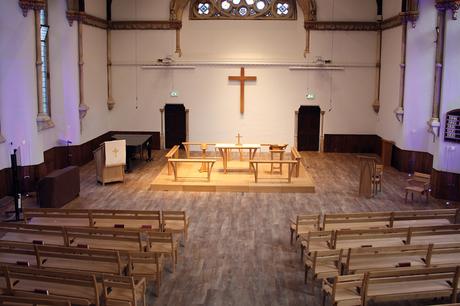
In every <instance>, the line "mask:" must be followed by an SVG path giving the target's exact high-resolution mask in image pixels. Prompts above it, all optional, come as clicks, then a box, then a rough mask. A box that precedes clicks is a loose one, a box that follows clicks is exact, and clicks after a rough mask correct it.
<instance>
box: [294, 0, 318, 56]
mask: <svg viewBox="0 0 460 306" xmlns="http://www.w3.org/2000/svg"><path fill="white" fill-rule="evenodd" d="M297 3H298V4H299V6H300V9H301V10H302V13H303V16H304V27H305V31H306V42H305V51H304V54H303V56H304V57H307V54H308V53H310V28H309V27H308V26H307V24H308V22H311V21H316V0H297Z"/></svg>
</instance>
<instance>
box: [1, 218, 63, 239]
mask: <svg viewBox="0 0 460 306" xmlns="http://www.w3.org/2000/svg"><path fill="white" fill-rule="evenodd" d="M0 233H4V235H3V236H2V237H1V238H0V239H1V240H8V241H21V242H36V243H43V244H51V245H66V243H67V241H66V237H65V234H64V228H63V227H62V226H48V225H31V224H21V223H5V222H1V223H0Z"/></svg>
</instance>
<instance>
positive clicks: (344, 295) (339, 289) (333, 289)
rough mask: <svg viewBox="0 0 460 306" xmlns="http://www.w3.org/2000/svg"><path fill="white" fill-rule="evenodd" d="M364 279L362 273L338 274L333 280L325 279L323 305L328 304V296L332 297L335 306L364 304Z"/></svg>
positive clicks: (358, 305)
mask: <svg viewBox="0 0 460 306" xmlns="http://www.w3.org/2000/svg"><path fill="white" fill-rule="evenodd" d="M363 281H364V275H362V274H356V275H341V276H336V277H335V278H334V279H333V281H332V282H330V281H329V280H328V279H323V286H322V291H323V306H325V305H326V299H327V297H330V300H331V303H332V305H334V306H339V305H343V306H360V305H362V303H363V298H362V292H363V290H362V289H363Z"/></svg>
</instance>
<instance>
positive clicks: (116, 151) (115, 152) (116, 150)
mask: <svg viewBox="0 0 460 306" xmlns="http://www.w3.org/2000/svg"><path fill="white" fill-rule="evenodd" d="M112 152H113V153H114V154H115V158H117V154H118V152H119V151H118V149H117V148H114V149H113V151H112Z"/></svg>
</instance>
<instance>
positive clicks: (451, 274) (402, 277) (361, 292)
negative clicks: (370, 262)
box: [322, 266, 460, 305]
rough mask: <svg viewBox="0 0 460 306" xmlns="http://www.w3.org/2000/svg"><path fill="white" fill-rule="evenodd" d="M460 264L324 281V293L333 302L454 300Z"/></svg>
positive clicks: (396, 270)
mask: <svg viewBox="0 0 460 306" xmlns="http://www.w3.org/2000/svg"><path fill="white" fill-rule="evenodd" d="M459 274H460V267H458V266H457V267H445V268H400V269H393V270H391V271H371V272H366V273H364V274H354V275H342V276H336V277H335V278H334V280H333V281H332V282H330V281H328V280H327V279H324V280H323V287H322V289H323V293H324V296H323V298H324V300H323V302H324V303H323V304H325V301H326V298H327V297H330V299H331V302H332V304H333V305H367V303H368V302H370V301H373V302H384V301H401V300H417V299H423V298H440V297H450V298H451V301H452V302H456V298H457V294H458V280H459Z"/></svg>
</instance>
